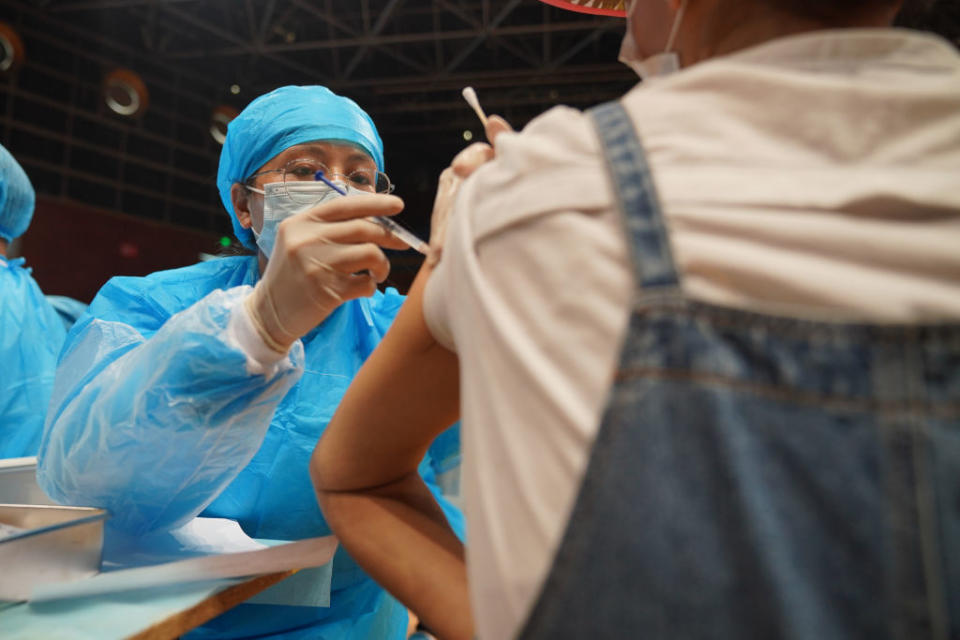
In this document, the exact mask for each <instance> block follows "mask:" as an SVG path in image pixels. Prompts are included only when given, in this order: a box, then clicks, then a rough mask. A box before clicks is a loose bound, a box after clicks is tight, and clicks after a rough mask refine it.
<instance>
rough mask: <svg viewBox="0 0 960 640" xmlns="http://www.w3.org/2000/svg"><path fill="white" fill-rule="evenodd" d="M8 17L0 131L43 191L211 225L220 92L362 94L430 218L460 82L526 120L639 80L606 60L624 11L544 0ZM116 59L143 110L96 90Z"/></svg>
mask: <svg viewBox="0 0 960 640" xmlns="http://www.w3.org/2000/svg"><path fill="white" fill-rule="evenodd" d="M0 20H2V21H4V22H7V23H8V24H10V25H12V26H13V27H14V28H15V29H16V30H17V31H18V32H19V33H20V35H21V37H22V38H23V40H24V43H25V48H26V52H27V57H26V60H27V62H26V64H25V65H24V66H23V67H22V68H21V69H20V70H19V72H18V73H16V74H14V75H13V76H10V75H8V76H6V77H3V78H0V96H2V101H3V102H2V104H0V107H2V109H0V113H2V114H3V115H2V116H0V117H2V118H3V120H2V124H3V127H4V129H3V134H4V138H3V142H4V144H6V145H8V146H9V147H11V150H12V151H13V152H14V154H15V155H16V156H17V157H18V158H19V159H20V160H21V162H22V163H23V164H24V165H25V166H26V167H27V169H28V172H29V173H30V175H31V177H32V178H34V182H35V183H36V184H37V187H38V190H39V191H42V192H46V193H50V194H53V195H59V196H63V197H68V198H71V199H75V200H79V201H82V202H86V203H88V204H94V205H96V206H100V207H105V208H110V209H115V210H119V211H123V212H124V213H128V214H132V215H139V216H144V217H149V218H154V219H159V220H162V221H165V222H169V223H173V224H179V225H187V226H191V227H194V228H199V229H204V230H209V231H215V232H227V231H228V229H229V225H228V224H227V221H226V217H225V215H224V214H223V211H222V208H221V207H220V205H219V201H218V200H217V197H216V192H215V189H214V188H213V186H212V184H213V178H214V175H215V170H216V161H217V156H218V154H219V146H218V145H217V143H216V142H214V141H213V140H212V139H211V138H210V136H209V134H208V132H207V128H208V125H209V118H210V113H211V110H212V109H213V108H214V107H215V106H217V105H220V104H226V105H231V106H234V107H236V108H242V107H243V106H244V105H245V104H246V103H247V102H249V101H250V100H251V99H253V98H254V97H256V96H258V95H260V94H261V93H264V92H266V91H269V90H270V89H273V88H275V87H277V86H281V85H284V84H311V83H319V84H324V85H326V86H328V87H330V88H331V89H333V90H334V91H336V92H338V93H341V94H344V95H347V96H350V97H351V98H353V99H355V100H356V101H357V102H358V103H359V104H360V105H361V106H363V107H364V108H365V109H366V110H367V111H368V112H369V113H370V114H371V115H372V116H373V118H374V121H375V122H376V123H377V125H378V127H379V129H380V132H381V135H382V137H383V139H384V143H385V147H386V156H387V171H388V173H389V174H390V175H391V178H392V179H393V181H394V182H396V183H397V184H398V194H399V195H401V196H403V197H404V198H405V199H406V200H407V202H408V208H409V209H410V213H409V214H408V215H409V217H408V220H407V222H408V224H411V225H412V226H414V227H417V228H419V229H420V230H421V231H422V230H424V228H425V225H426V220H427V210H428V209H429V205H430V200H431V198H432V193H433V189H434V185H435V181H436V177H437V175H438V174H439V171H440V170H441V169H442V168H443V167H444V166H446V164H447V163H448V162H449V160H450V158H451V157H452V155H453V154H454V153H455V152H456V151H457V150H458V149H460V148H462V147H463V146H464V145H465V144H466V142H465V140H464V132H465V131H470V132H471V134H472V135H474V136H479V135H482V132H481V131H480V129H479V127H478V122H477V118H476V116H475V115H474V114H473V112H472V111H471V110H470V109H469V108H468V107H467V105H466V103H465V102H464V101H463V99H462V97H461V95H460V91H461V89H462V88H463V87H464V86H467V85H472V86H473V87H475V88H476V90H477V92H478V94H479V96H480V101H481V103H482V104H483V106H484V107H485V109H486V110H487V112H488V113H500V114H502V115H503V116H505V117H506V118H507V119H508V120H510V121H511V122H512V123H514V124H515V125H517V126H522V125H523V124H525V123H526V122H527V121H528V120H529V119H530V118H532V117H533V116H534V115H536V114H538V113H540V112H542V111H544V110H545V109H547V108H549V107H551V106H553V105H556V104H558V103H559V104H568V105H571V106H575V107H579V108H584V107H587V106H590V105H592V104H596V103H599V102H602V101H604V100H609V99H611V98H614V97H616V96H619V95H621V94H622V93H623V92H624V91H625V90H626V89H628V88H629V87H630V86H631V85H632V83H633V82H634V81H635V80H636V77H635V76H634V75H633V73H632V72H631V71H630V70H628V69H627V68H625V67H624V66H622V65H620V64H619V63H617V62H616V55H617V51H618V48H619V44H620V39H621V36H622V30H623V21H622V20H618V19H615V18H604V17H594V16H588V15H584V14H578V13H572V12H567V11H562V10H558V9H555V8H553V7H549V6H547V5H545V4H542V3H540V2H538V1H537V0H479V1H465V0H349V1H348V0H63V1H58V0H31V1H27V0H11V1H7V0H4V1H2V2H0ZM115 67H126V68H130V69H133V70H134V71H136V72H137V73H138V74H140V75H141V77H142V78H143V80H144V82H145V84H146V85H147V88H148V89H149V92H150V104H149V108H148V109H147V110H146V112H145V113H144V114H143V115H141V116H139V117H138V118H135V119H129V118H127V119H124V118H121V117H119V116H117V115H116V114H114V113H111V112H110V111H109V110H107V109H105V108H104V106H103V103H102V96H101V88H100V85H101V80H102V77H103V75H104V74H105V73H107V72H108V71H110V70H111V69H113V68H115ZM233 85H236V87H234V90H237V89H239V92H238V93H236V94H234V93H232V92H231V87H232V86H233Z"/></svg>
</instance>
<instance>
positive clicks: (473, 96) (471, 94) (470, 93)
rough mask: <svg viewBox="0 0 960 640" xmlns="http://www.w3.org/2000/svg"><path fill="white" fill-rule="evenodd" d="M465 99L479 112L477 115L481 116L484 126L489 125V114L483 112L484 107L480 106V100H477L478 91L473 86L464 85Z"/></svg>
mask: <svg viewBox="0 0 960 640" xmlns="http://www.w3.org/2000/svg"><path fill="white" fill-rule="evenodd" d="M463 99H464V100H466V101H467V104H469V105H470V106H471V107H473V110H474V111H475V112H476V113H477V117H479V118H480V122H481V123H482V124H483V126H484V127H486V126H487V114H485V113H484V112H483V107H481V106H480V101H479V100H477V92H476V91H474V90H473V87H464V88H463Z"/></svg>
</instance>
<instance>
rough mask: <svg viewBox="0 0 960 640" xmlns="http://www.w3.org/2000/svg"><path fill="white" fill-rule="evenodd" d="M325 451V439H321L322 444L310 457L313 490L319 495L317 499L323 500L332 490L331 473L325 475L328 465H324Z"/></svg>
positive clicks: (320, 443)
mask: <svg viewBox="0 0 960 640" xmlns="http://www.w3.org/2000/svg"><path fill="white" fill-rule="evenodd" d="M324 449H325V447H324V446H323V438H321V439H320V442H319V443H317V446H316V447H315V448H314V450H313V454H312V455H311V456H310V480H311V481H312V482H313V489H314V491H316V493H317V498H322V496H323V495H324V494H326V493H328V492H329V491H330V490H331V488H332V487H331V485H330V477H329V473H324V469H325V468H326V465H324V463H323V459H324V457H325V454H324Z"/></svg>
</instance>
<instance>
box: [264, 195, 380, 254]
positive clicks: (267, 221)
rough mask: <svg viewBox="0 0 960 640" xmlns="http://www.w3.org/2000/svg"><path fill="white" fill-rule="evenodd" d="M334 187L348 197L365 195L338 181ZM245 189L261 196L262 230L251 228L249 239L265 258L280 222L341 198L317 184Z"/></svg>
mask: <svg viewBox="0 0 960 640" xmlns="http://www.w3.org/2000/svg"><path fill="white" fill-rule="evenodd" d="M334 184H336V185H337V186H338V187H340V188H341V189H343V190H344V191H346V192H347V195H348V196H352V195H358V194H359V195H367V192H366V191H363V190H361V189H356V188H354V187H349V186H347V185H346V184H345V183H343V182H340V181H338V180H337V181H334ZM247 189H249V190H250V191H253V192H254V193H259V194H262V195H263V227H262V228H261V229H260V232H259V233H258V232H257V230H256V229H254V228H252V227H251V229H250V230H251V231H253V237H254V238H256V240H257V246H258V247H260V250H261V251H263V254H264V255H265V256H267V258H269V257H270V254H271V253H272V252H273V246H274V244H275V243H276V241H277V227H278V226H279V225H280V223H281V222H283V221H284V220H286V219H287V218H289V217H290V216H293V215H296V214H298V213H300V212H301V211H306V210H307V209H310V208H312V207H315V206H317V205H318V204H321V203H324V202H326V201H328V200H332V199H334V198H340V197H341V196H342V194H340V193H337V192H336V191H335V190H334V189H331V188H330V187H328V186H327V185H326V184H324V183H323V182H320V181H317V182H297V183H293V184H291V183H286V184H284V183H283V182H270V183H268V184H266V185H264V187H263V189H262V190H261V189H257V188H255V187H247Z"/></svg>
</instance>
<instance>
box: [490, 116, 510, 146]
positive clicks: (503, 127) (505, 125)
mask: <svg viewBox="0 0 960 640" xmlns="http://www.w3.org/2000/svg"><path fill="white" fill-rule="evenodd" d="M484 132H485V133H486V134H487V140H489V141H490V144H492V145H493V146H497V136H499V135H500V134H501V133H506V132H510V133H513V127H511V126H510V123H509V122H507V121H506V120H504V119H503V118H501V117H500V116H498V115H492V116H490V117H489V118H487V126H486V127H485V128H484Z"/></svg>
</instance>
